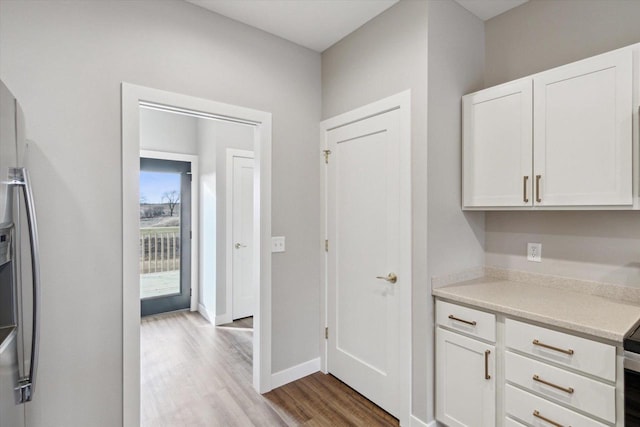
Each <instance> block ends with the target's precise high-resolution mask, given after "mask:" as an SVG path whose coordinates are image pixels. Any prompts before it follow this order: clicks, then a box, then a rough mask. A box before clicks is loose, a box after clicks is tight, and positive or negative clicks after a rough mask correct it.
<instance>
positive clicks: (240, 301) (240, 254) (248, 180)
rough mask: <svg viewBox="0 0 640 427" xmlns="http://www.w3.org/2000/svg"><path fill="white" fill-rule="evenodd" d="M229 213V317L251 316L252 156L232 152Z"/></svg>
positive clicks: (252, 305) (253, 303)
mask: <svg viewBox="0 0 640 427" xmlns="http://www.w3.org/2000/svg"><path fill="white" fill-rule="evenodd" d="M232 173H233V178H232V183H231V189H232V191H231V199H232V202H231V203H232V214H231V218H228V219H227V220H228V221H231V227H232V239H231V242H230V243H231V245H232V247H231V251H232V254H233V255H232V272H231V278H232V287H231V291H232V295H233V297H232V300H233V301H232V310H231V312H232V316H231V317H232V319H233V320H235V319H239V318H243V317H248V316H253V312H254V306H255V289H254V287H253V256H252V255H253V158H252V157H251V158H248V157H240V156H237V155H233V171H232ZM227 188H228V187H227Z"/></svg>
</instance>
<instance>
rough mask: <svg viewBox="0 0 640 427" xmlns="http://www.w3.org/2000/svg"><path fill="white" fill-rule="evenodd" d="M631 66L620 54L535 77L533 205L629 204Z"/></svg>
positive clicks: (628, 54) (629, 53)
mask: <svg viewBox="0 0 640 427" xmlns="http://www.w3.org/2000/svg"><path fill="white" fill-rule="evenodd" d="M632 68H633V53H632V51H631V50H629V49H627V50H621V51H614V52H611V53H607V54H604V55H599V56H596V57H593V58H589V59H587V60H584V61H580V62H577V63H575V64H570V65H567V66H564V67H560V68H557V69H554V70H551V71H548V72H546V73H541V74H538V75H537V76H535V77H534V85H533V86H534V100H535V101H534V111H533V117H534V122H535V124H534V133H533V139H534V141H535V150H534V170H535V172H534V176H535V178H536V180H537V181H539V189H538V188H536V192H537V194H538V195H539V197H538V198H537V200H536V201H535V204H536V205H540V206H594V205H596V206H597V205H631V204H632V203H633V193H632V192H633V189H632V183H633V172H632V117H633V104H632ZM538 176H540V178H538Z"/></svg>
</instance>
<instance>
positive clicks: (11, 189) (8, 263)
mask: <svg viewBox="0 0 640 427" xmlns="http://www.w3.org/2000/svg"><path fill="white" fill-rule="evenodd" d="M25 162H26V143H25V139H24V119H23V115H22V110H21V109H20V105H19V104H18V102H17V101H16V99H15V97H14V96H13V95H12V94H11V92H10V91H9V89H8V88H7V87H6V86H5V85H4V83H3V82H2V81H0V427H25V426H27V425H28V422H27V421H28V420H25V415H26V405H28V402H30V401H32V400H33V399H34V398H36V397H35V392H36V378H37V376H36V373H37V367H38V345H39V310H40V273H39V266H38V232H37V226H36V218H35V208H34V204H33V196H32V192H31V184H30V181H29V174H28V171H27V168H26V167H25Z"/></svg>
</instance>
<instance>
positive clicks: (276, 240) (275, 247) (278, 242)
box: [271, 236, 284, 253]
mask: <svg viewBox="0 0 640 427" xmlns="http://www.w3.org/2000/svg"><path fill="white" fill-rule="evenodd" d="M271 252H274V253H275V252H284V236H271Z"/></svg>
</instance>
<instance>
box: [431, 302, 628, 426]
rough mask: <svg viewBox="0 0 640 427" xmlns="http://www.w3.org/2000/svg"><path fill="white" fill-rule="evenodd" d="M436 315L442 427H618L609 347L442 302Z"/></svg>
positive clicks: (615, 381) (616, 383) (619, 417)
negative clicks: (444, 426) (443, 426)
mask: <svg viewBox="0 0 640 427" xmlns="http://www.w3.org/2000/svg"><path fill="white" fill-rule="evenodd" d="M436 313H438V314H437V316H436V322H437V328H436V419H437V420H438V421H439V422H441V423H443V424H444V425H446V426H449V427H461V426H469V427H485V426H498V427H501V426H505V427H522V426H525V425H526V426H536V427H538V426H540V427H546V426H556V427H557V426H573V427H578V426H580V427H607V426H622V425H624V424H622V418H624V417H623V416H622V415H621V414H620V413H619V409H620V408H618V407H617V406H620V405H616V401H617V399H620V398H621V396H620V394H619V390H620V388H621V383H620V382H621V381H622V379H621V378H620V377H619V376H616V372H617V371H618V370H619V369H618V367H617V365H616V363H617V362H616V347H615V346H612V345H609V344H605V343H602V342H597V341H593V340H589V339H587V338H583V337H578V336H575V335H572V334H567V333H565V332H560V331H557V330H554V329H548V328H545V327H542V326H536V325H531V324H529V323H525V322H521V321H517V320H513V319H505V317H504V316H497V319H496V315H495V314H492V313H488V312H484V311H480V310H475V309H473V308H470V307H467V306H459V305H457V304H453V303H449V302H445V301H440V300H437V301H436ZM451 320H453V323H452V322H451ZM460 320H462V321H463V322H460ZM458 323H463V325H462V326H460V325H458ZM503 326H504V327H503ZM499 331H501V332H500V333H498V332H499ZM494 332H496V333H495V335H494ZM487 337H489V338H487ZM492 339H493V340H492ZM496 361H498V363H497V362H496ZM496 386H497V387H496ZM616 386H618V387H616ZM622 398H623V397H622ZM498 399H500V400H498ZM618 420H620V421H619V422H618Z"/></svg>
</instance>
